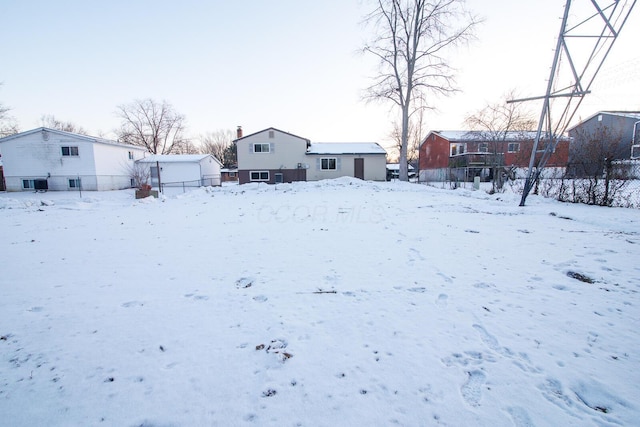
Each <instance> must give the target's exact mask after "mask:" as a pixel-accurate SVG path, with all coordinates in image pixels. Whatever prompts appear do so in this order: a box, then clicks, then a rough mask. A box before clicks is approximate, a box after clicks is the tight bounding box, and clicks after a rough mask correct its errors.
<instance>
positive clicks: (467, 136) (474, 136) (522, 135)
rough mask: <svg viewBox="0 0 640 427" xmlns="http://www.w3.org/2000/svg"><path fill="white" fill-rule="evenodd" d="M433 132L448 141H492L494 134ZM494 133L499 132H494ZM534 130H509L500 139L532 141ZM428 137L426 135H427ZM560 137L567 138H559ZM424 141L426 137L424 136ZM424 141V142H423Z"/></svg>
mask: <svg viewBox="0 0 640 427" xmlns="http://www.w3.org/2000/svg"><path fill="white" fill-rule="evenodd" d="M432 133H435V134H436V135H439V136H441V137H442V138H444V139H446V140H448V141H449V142H468V141H482V142H484V141H493V140H494V139H497V138H494V135H493V133H492V132H489V131H481V130H442V131H440V130H438V131H436V130H434V131H431V132H429V135H430V134H432ZM496 134H500V133H498V132H496ZM536 134H537V132H536V131H509V132H506V134H505V135H504V138H500V141H532V140H534V139H535V138H536ZM427 138H428V136H427ZM561 139H567V138H566V137H565V138H561ZM425 141H426V138H425ZM423 143H424V142H423Z"/></svg>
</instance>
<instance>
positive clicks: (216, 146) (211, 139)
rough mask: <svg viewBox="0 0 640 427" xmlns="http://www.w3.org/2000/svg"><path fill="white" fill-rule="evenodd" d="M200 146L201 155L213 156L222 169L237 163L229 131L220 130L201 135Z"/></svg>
mask: <svg viewBox="0 0 640 427" xmlns="http://www.w3.org/2000/svg"><path fill="white" fill-rule="evenodd" d="M200 145H201V150H202V152H203V153H206V154H211V155H213V156H214V157H215V158H216V159H218V160H220V163H222V165H223V166H224V167H227V168H228V167H231V166H233V165H235V164H236V162H237V156H236V146H235V144H234V143H233V132H232V131H230V130H223V129H220V130H217V131H215V132H209V133H207V134H205V135H202V136H201V137H200Z"/></svg>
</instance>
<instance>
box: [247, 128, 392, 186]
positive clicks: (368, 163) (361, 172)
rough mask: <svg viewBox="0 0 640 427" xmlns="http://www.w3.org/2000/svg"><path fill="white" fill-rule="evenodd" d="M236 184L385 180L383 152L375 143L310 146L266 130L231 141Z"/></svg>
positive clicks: (292, 137)
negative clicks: (235, 158) (348, 178)
mask: <svg viewBox="0 0 640 427" xmlns="http://www.w3.org/2000/svg"><path fill="white" fill-rule="evenodd" d="M235 143H236V145H237V152H238V179H239V182H240V184H245V183H249V182H265V183H269V184H276V183H281V182H294V181H318V180H322V179H331V178H339V177H343V176H351V177H355V178H359V179H363V180H367V181H384V180H385V179H386V156H387V152H386V151H385V149H384V148H382V147H381V146H380V145H379V144H377V143H375V142H361V143H339V142H318V143H312V142H311V141H310V140H309V139H306V138H302V137H300V136H297V135H293V134H291V133H288V132H284V131H281V130H279V129H276V128H268V129H264V130H262V131H259V132H256V133H253V134H251V135H247V136H243V134H242V128H240V127H239V128H238V138H237V139H236V140H235Z"/></svg>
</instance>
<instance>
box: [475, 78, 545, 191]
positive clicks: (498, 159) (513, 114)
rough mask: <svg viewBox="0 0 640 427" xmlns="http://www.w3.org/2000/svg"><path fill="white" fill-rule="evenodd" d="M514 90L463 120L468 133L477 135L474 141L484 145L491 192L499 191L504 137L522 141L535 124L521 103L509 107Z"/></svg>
mask: <svg viewBox="0 0 640 427" xmlns="http://www.w3.org/2000/svg"><path fill="white" fill-rule="evenodd" d="M516 97H517V93H516V91H515V90H514V89H512V90H510V91H509V92H507V93H505V94H504V95H503V96H502V99H501V100H500V101H499V102H496V103H493V104H487V105H486V106H485V107H483V108H482V109H480V110H478V111H476V112H475V113H473V114H470V115H468V116H467V117H466V118H465V124H466V125H467V127H468V128H469V129H470V130H474V131H478V132H479V134H478V137H479V139H480V140H482V142H486V143H487V145H488V147H487V148H488V152H489V153H491V154H492V156H491V157H490V158H489V167H490V168H491V169H492V176H493V179H492V190H493V191H494V192H495V191H499V190H502V187H503V184H504V180H503V175H502V171H501V170H500V169H502V168H503V167H504V166H505V164H504V153H505V151H506V148H507V147H506V140H507V138H508V137H513V136H514V135H515V136H517V135H520V136H521V137H522V138H523V139H524V137H525V135H527V133H528V132H531V131H532V130H533V129H535V128H536V126H537V124H538V121H537V120H536V118H535V115H534V114H533V113H532V112H531V111H529V110H527V109H526V107H525V105H524V104H522V103H515V102H514V103H509V102H507V101H509V100H512V99H515V98H516Z"/></svg>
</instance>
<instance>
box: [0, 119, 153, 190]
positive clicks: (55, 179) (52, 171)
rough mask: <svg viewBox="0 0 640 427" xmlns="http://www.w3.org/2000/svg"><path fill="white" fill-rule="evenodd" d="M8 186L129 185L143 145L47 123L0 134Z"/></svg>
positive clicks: (86, 187) (84, 187) (89, 187)
mask: <svg viewBox="0 0 640 427" xmlns="http://www.w3.org/2000/svg"><path fill="white" fill-rule="evenodd" d="M0 153H1V154H2V161H3V166H4V176H5V183H6V189H7V191H28V190H36V189H41V190H47V189H48V190H62V191H64V190H75V189H78V188H81V189H82V190H89V191H95V190H119V189H124V188H130V187H131V186H132V185H133V183H132V179H131V175H132V173H131V171H132V168H133V165H134V161H135V160H137V159H141V158H143V157H144V156H145V153H146V150H145V149H144V148H142V147H137V146H133V145H125V144H120V143H118V142H115V141H109V140H106V139H102V138H95V137H92V136H86V135H79V134H75V133H70V132H64V131H60V130H55V129H49V128H44V127H42V128H37V129H33V130H30V131H26V132H21V133H17V134H15V135H10V136H7V137H5V138H2V139H0Z"/></svg>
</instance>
